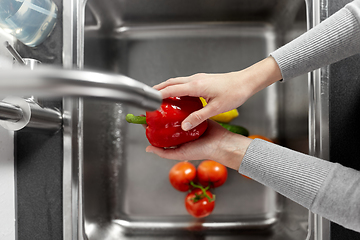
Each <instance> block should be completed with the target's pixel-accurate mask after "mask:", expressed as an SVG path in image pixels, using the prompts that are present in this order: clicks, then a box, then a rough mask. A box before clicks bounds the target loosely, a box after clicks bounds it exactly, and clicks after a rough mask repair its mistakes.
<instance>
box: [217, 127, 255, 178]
mask: <svg viewBox="0 0 360 240" xmlns="http://www.w3.org/2000/svg"><path fill="white" fill-rule="evenodd" d="M224 139H225V138H224ZM251 141H252V139H250V138H247V137H244V136H242V135H239V134H235V133H229V134H228V136H226V141H223V142H222V144H221V145H222V146H221V147H220V149H221V150H222V151H221V153H220V155H219V162H221V163H222V164H224V165H225V166H227V167H229V168H232V169H234V170H236V171H238V170H239V167H240V164H241V162H242V159H243V158H244V156H245V153H246V151H247V149H248V147H249V145H250V143H251Z"/></svg>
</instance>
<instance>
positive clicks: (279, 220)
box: [83, 0, 310, 240]
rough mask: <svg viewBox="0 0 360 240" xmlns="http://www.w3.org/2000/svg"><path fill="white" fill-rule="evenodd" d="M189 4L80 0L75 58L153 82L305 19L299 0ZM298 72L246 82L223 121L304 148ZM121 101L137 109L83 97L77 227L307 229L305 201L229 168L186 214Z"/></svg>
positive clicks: (198, 68) (245, 59)
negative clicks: (80, 40) (193, 212)
mask: <svg viewBox="0 0 360 240" xmlns="http://www.w3.org/2000/svg"><path fill="white" fill-rule="evenodd" d="M188 4H190V3H186V4H185V3H184V4H183V3H182V2H181V4H180V1H175V0H173V1H148V2H147V3H146V5H141V1H135V0H131V1H130V0H129V1H126V0H125V1H111V2H110V1H108V2H103V1H100V0H89V2H88V5H87V8H86V27H85V42H84V54H85V59H84V63H85V69H86V68H91V69H98V70H102V71H109V72H115V73H121V74H124V75H126V76H129V77H131V78H134V79H136V80H138V81H141V82H144V83H146V84H148V85H150V86H152V85H154V84H157V83H159V82H162V81H164V80H166V79H168V78H171V77H177V76H188V75H192V74H195V73H199V72H206V73H220V72H229V71H237V70H240V69H243V68H246V67H248V66H250V65H251V64H253V63H255V62H257V61H259V60H261V59H263V58H265V57H267V56H268V55H269V53H270V52H272V51H273V50H275V49H276V48H278V47H279V46H281V45H282V44H284V43H286V42H287V41H290V40H291V39H293V38H294V37H296V36H298V35H299V34H301V33H303V32H304V31H306V17H305V14H306V13H305V2H303V1H295V0H288V1H276V0H272V1H265V0H261V1H260V0H257V1H240V2H239V1H230V0H229V1H222V2H221V3H218V2H213V1H204V0H203V1H194V2H192V3H191V4H194V6H188ZM191 4H190V5H191ZM115 9H118V11H115ZM189 9H190V10H189ZM195 9H196V10H195ZM298 78H299V79H297V80H293V81H289V82H286V83H276V84H274V85H272V86H270V87H269V88H267V89H265V90H263V91H261V92H259V93H258V94H256V95H255V96H254V97H252V98H251V99H250V100H248V101H247V102H246V103H245V104H244V105H243V106H241V107H239V108H238V111H239V117H238V118H236V119H235V120H233V122H232V123H233V124H236V125H242V126H244V127H246V128H247V129H248V130H249V131H250V134H261V135H265V136H267V137H269V138H272V139H275V140H276V141H277V142H278V143H279V144H281V145H283V146H285V147H289V148H292V149H295V150H297V151H301V152H304V153H307V151H308V140H307V139H308V126H307V117H308V115H307V110H308V104H309V103H308V97H307V94H305V93H306V92H307V81H306V78H307V76H305V75H304V76H300V77H298ZM240 87H241V86H239V88H240ZM127 113H133V114H135V115H140V114H144V112H143V111H142V110H140V109H136V108H133V107H128V106H126V105H124V104H115V103H109V102H101V101H99V100H91V99H87V100H84V122H83V124H84V128H83V136H84V142H83V146H84V166H83V168H84V172H83V174H84V186H83V191H84V192H83V198H84V200H83V201H84V218H85V233H86V235H87V237H88V239H91V240H93V239H229V240H230V239H246V240H255V239H256V240H265V239H271V240H275V239H276V240H280V239H284V240H285V239H286V240H292V239H294V240H295V239H296V240H300V239H301V240H305V239H307V237H308V235H309V231H310V230H309V228H310V227H309V226H310V225H309V222H308V219H309V217H308V216H309V211H308V210H307V209H305V208H303V207H301V206H299V205H298V204H296V203H294V202H292V201H291V200H289V199H287V198H285V197H283V196H281V195H279V194H277V193H276V192H274V191H273V190H272V189H270V188H267V187H265V186H263V185H261V184H259V183H257V182H255V181H253V180H251V179H247V178H245V177H243V176H242V175H240V174H238V173H237V172H236V171H234V170H230V169H229V177H228V180H227V182H226V184H225V185H223V186H222V187H220V188H217V189H215V190H214V193H215V194H216V195H217V200H216V207H215V210H214V212H213V213H212V214H211V215H210V216H208V217H206V218H203V219H195V218H193V217H191V216H190V215H189V214H188V213H187V212H186V209H185V207H184V198H185V195H186V194H185V193H182V192H178V191H176V190H175V189H173V188H172V187H171V185H170V183H169V181H168V172H169V170H170V168H171V167H172V166H173V165H174V164H176V163H177V161H172V160H166V159H161V158H159V157H157V156H155V155H153V154H149V153H146V152H145V148H146V146H148V144H149V143H148V141H147V139H146V137H145V131H144V128H142V127H141V126H139V125H132V124H128V123H127V122H126V121H125V115H126V114H127ZM199 163H200V161H194V164H195V165H197V164H199Z"/></svg>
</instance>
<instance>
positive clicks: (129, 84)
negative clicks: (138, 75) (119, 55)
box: [0, 67, 162, 131]
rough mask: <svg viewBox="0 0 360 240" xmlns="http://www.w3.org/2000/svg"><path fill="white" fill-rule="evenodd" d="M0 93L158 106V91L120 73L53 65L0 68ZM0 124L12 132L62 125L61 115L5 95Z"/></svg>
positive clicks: (138, 105)
mask: <svg viewBox="0 0 360 240" xmlns="http://www.w3.org/2000/svg"><path fill="white" fill-rule="evenodd" d="M4 95H7V96H9V95H11V96H29V95H35V96H39V97H50V98H54V97H96V98H100V99H105V100H111V101H115V102H122V103H126V104H129V105H132V106H135V107H138V108H142V109H144V110H147V111H154V110H156V109H158V108H159V107H160V105H161V103H162V97H161V94H160V92H159V91H157V90H155V89H153V88H151V87H149V86H147V85H146V84H144V83H141V82H139V81H136V80H134V79H131V78H129V77H126V76H124V75H119V74H109V73H103V72H95V71H88V70H86V71H85V70H65V69H60V68H53V67H38V68H37V69H34V70H29V69H25V68H24V69H16V71H15V70H12V69H4V70H1V72H0V96H4ZM0 125H1V126H3V127H4V128H6V129H8V130H13V131H16V130H20V129H22V128H24V127H28V128H35V129H43V130H52V131H57V130H59V129H60V128H61V126H62V115H61V114H60V112H59V111H57V110H54V109H49V108H42V107H40V106H39V105H38V104H36V102H34V101H32V100H31V99H23V98H20V97H7V98H5V99H3V101H0Z"/></svg>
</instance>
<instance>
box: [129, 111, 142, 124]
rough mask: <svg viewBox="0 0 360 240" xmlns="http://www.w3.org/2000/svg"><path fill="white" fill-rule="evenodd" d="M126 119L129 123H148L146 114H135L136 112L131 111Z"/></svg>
mask: <svg viewBox="0 0 360 240" xmlns="http://www.w3.org/2000/svg"><path fill="white" fill-rule="evenodd" d="M125 119H126V121H127V122H129V123H135V124H147V123H146V117H144V116H134V114H131V113H129V114H127V115H126V118H125Z"/></svg>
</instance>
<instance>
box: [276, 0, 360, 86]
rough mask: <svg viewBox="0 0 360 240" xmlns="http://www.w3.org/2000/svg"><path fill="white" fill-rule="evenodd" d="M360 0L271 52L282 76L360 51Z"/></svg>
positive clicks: (306, 69)
mask: <svg viewBox="0 0 360 240" xmlns="http://www.w3.org/2000/svg"><path fill="white" fill-rule="evenodd" d="M359 39H360V0H355V1H353V2H351V3H349V4H347V5H346V6H345V7H344V8H342V9H340V10H339V11H338V12H336V13H335V14H333V15H332V16H330V17H329V18H327V19H326V20H325V21H323V22H321V23H320V24H319V25H317V26H316V27H314V28H312V29H311V30H309V31H307V32H306V33H304V34H303V35H301V36H300V37H298V38H296V39H294V40H293V41H291V42H290V43H288V44H286V45H284V46H283V47H281V48H279V49H277V50H276V51H274V52H272V53H271V54H270V55H271V56H272V57H273V58H274V59H275V61H276V62H277V63H278V65H279V67H280V70H281V73H282V77H283V80H288V79H291V78H294V77H296V76H299V75H301V74H304V73H307V72H310V71H313V70H315V69H317V68H320V67H323V66H326V65H329V64H331V63H334V62H337V61H339V60H342V59H344V58H346V57H350V56H352V55H355V54H357V53H360V41H359Z"/></svg>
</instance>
